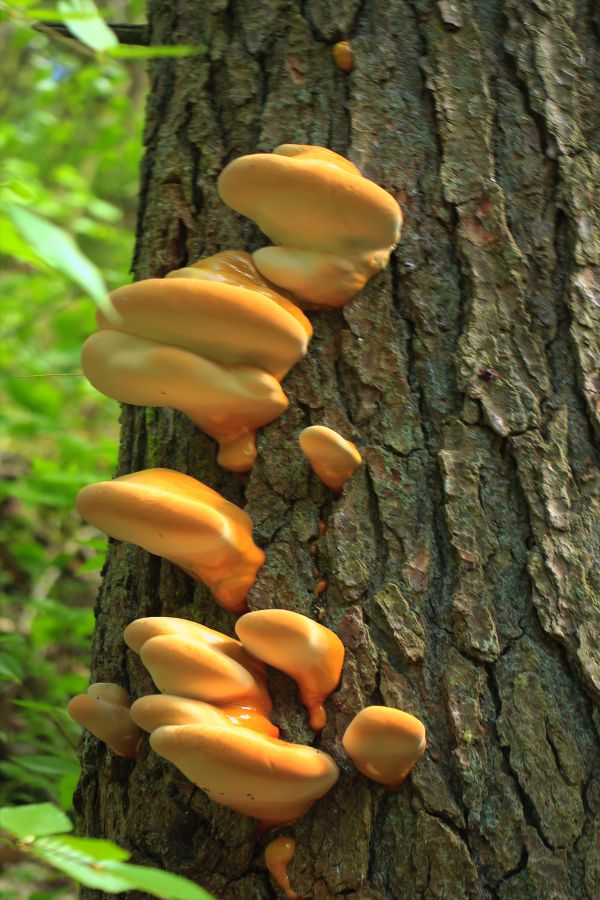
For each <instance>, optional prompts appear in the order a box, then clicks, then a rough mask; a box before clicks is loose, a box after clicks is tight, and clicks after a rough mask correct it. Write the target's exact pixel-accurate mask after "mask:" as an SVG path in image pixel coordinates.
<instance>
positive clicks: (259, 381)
mask: <svg viewBox="0 0 600 900" xmlns="http://www.w3.org/2000/svg"><path fill="white" fill-rule="evenodd" d="M81 359H82V364H83V371H84V373H85V375H86V376H87V378H88V380H89V381H90V382H91V383H92V384H93V385H94V387H95V388H97V390H99V391H100V392H101V393H102V394H104V395H105V396H107V397H112V398H113V400H119V401H120V402H122V403H132V404H133V405H135V406H168V407H171V408H173V409H178V410H180V411H181V412H183V413H185V415H186V416H187V417H188V418H189V419H191V421H192V422H194V424H195V425H197V426H198V427H199V428H201V429H202V431H204V432H206V434H208V435H209V436H210V437H212V438H213V439H214V440H216V441H218V443H219V447H220V450H219V458H218V459H219V464H220V465H222V466H223V467H224V468H228V469H232V470H233V471H242V470H243V469H244V468H247V465H248V464H252V463H253V462H254V459H255V457H256V449H255V444H254V433H255V431H256V429H257V428H259V427H260V426H261V425H266V424H267V423H268V422H270V421H272V419H275V418H277V416H280V415H281V414H282V413H283V412H284V411H285V410H286V409H287V405H288V400H287V397H286V396H285V394H284V393H283V391H282V389H281V386H280V384H279V382H278V381H277V380H276V379H275V378H273V376H272V375H269V373H268V372H263V371H261V370H260V369H256V368H252V367H250V366H223V365H220V364H218V363H214V362H212V361H211V360H209V359H204V358H203V357H202V356H198V355H197V354H195V353H189V352H188V351H187V350H181V349H180V348H179V347H172V346H170V345H168V344H162V343H160V342H158V341H151V340H148V339H147V338H141V337H137V336H136V335H133V334H126V333H124V332H119V331H113V330H112V329H108V328H104V329H102V330H101V331H98V332H96V334H93V335H92V336H91V337H89V338H88V339H87V341H86V342H85V344H84V346H83V351H82V357H81Z"/></svg>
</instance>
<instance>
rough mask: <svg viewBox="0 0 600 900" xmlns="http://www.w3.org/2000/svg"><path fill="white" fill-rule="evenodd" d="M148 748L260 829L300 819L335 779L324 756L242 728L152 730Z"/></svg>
mask: <svg viewBox="0 0 600 900" xmlns="http://www.w3.org/2000/svg"><path fill="white" fill-rule="evenodd" d="M150 745H151V747H152V749H153V750H155V752H156V753H158V754H159V756H162V757H164V758H165V759H167V760H169V762H172V763H173V764H174V765H175V766H177V768H178V769H179V770H180V771H181V772H183V774H184V775H185V776H186V777H187V778H189V779H190V781H192V782H193V783H194V784H195V785H197V786H198V787H199V788H200V789H201V790H203V791H205V792H206V793H207V794H208V796H209V797H210V799H211V800H213V801H214V802H215V803H219V804H221V805H222V806H228V807H229V808H230V809H235V810H237V811H238V812H241V813H244V814H245V815H247V816H253V817H255V818H257V819H259V820H260V821H261V823H262V824H263V826H264V827H271V826H272V827H275V826H276V825H283V824H289V823H291V822H294V821H295V820H296V819H299V818H300V816H302V815H304V813H305V812H306V811H307V810H308V808H309V807H310V806H311V805H312V803H314V801H315V800H318V799H319V798H320V797H323V796H324V794H326V793H327V792H328V791H329V790H330V789H331V788H332V787H333V785H334V784H335V783H336V781H337V780H338V777H339V770H338V767H337V766H336V764H335V762H334V761H333V759H332V758H331V757H330V756H328V755H327V754H326V753H323V752H321V751H320V750H316V749H315V748H314V747H306V746H303V745H301V744H289V743H286V742H285V741H281V740H278V739H276V738H272V737H267V736H266V735H264V734H258V733H256V732H254V731H249V730H247V729H243V728H235V727H220V726H216V725H167V726H163V727H161V728H157V729H156V731H153V732H152V734H151V736H150Z"/></svg>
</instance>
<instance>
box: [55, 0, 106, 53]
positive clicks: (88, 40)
mask: <svg viewBox="0 0 600 900" xmlns="http://www.w3.org/2000/svg"><path fill="white" fill-rule="evenodd" d="M58 10H59V12H61V13H62V14H63V16H64V20H65V22H66V24H67V25H68V26H69V31H71V32H72V33H73V34H74V35H75V36H76V37H77V38H79V40H80V41H81V43H82V44H86V45H87V46H88V47H91V48H92V50H96V51H97V52H98V53H103V52H105V51H106V50H110V49H111V48H113V47H116V46H117V45H118V43H119V42H118V40H117V37H116V35H115V33H114V31H111V29H110V28H109V27H108V25H107V24H106V22H105V21H104V19H103V18H102V16H101V15H100V13H99V12H98V10H97V9H96V4H95V3H93V2H92V0H59V3H58Z"/></svg>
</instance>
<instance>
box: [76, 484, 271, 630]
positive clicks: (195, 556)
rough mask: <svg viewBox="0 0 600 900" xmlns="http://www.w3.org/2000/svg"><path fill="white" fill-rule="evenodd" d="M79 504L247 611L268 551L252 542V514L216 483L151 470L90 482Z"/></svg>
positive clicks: (111, 531)
mask: <svg viewBox="0 0 600 900" xmlns="http://www.w3.org/2000/svg"><path fill="white" fill-rule="evenodd" d="M77 509H78V510H79V513H80V514H81V515H82V516H83V518H84V519H85V520H86V521H87V522H91V523H92V524H93V525H95V526H96V527H97V528H99V529H100V530H101V531H104V532H106V534H108V535H110V537H113V538H116V539H117V540H120V541H131V542H132V543H135V544H139V546H140V547H143V548H144V550H148V551H149V552H150V553H155V554H156V555H157V556H162V557H164V558H165V559H168V560H170V561H171V562H173V563H175V565H177V566H180V567H181V568H182V569H184V570H185V571H186V572H187V573H188V575H190V576H191V577H192V578H194V579H195V580H197V581H203V582H204V584H206V585H207V586H208V587H209V588H210V590H211V591H212V593H213V594H214V596H215V598H216V600H217V601H218V603H220V604H221V606H223V607H225V609H228V610H229V611H230V612H235V613H239V612H243V611H244V610H245V609H246V594H247V593H248V591H249V589H250V588H251V586H252V585H253V583H254V580H255V578H256V573H257V571H258V570H259V569H260V567H261V566H262V564H263V562H264V558H265V557H264V553H263V552H262V550H260V549H259V548H258V547H257V546H256V544H255V543H254V541H253V540H252V520H251V519H250V517H249V516H248V515H246V513H245V512H243V511H242V510H241V509H239V507H237V506H236V505H235V504H234V503H230V502H229V501H228V500H225V498H224V497H222V496H221V495H220V494H218V493H217V492H216V491H213V490H212V488H209V487H207V486H206V485H205V484H202V483H201V482H200V481H196V479H195V478H190V476H189V475H184V474H182V473H181V472H175V471H173V470H171V469H145V470H143V471H141V472H134V473H133V474H131V475H123V476H122V477H121V478H115V479H114V480H113V481H102V482H99V483H97V484H91V485H88V486H87V487H84V488H83V490H81V491H80V492H79V494H78V496H77Z"/></svg>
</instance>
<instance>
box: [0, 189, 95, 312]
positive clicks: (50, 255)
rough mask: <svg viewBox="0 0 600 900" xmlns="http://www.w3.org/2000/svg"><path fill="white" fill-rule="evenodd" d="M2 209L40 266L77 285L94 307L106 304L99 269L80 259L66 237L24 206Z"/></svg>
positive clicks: (82, 257) (10, 206)
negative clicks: (41, 262) (33, 253)
mask: <svg viewBox="0 0 600 900" xmlns="http://www.w3.org/2000/svg"><path fill="white" fill-rule="evenodd" d="M4 208H5V212H6V213H7V214H8V216H9V217H10V219H11V221H12V223H13V225H14V226H15V228H16V229H17V231H18V232H19V233H20V235H21V237H23V238H24V239H25V240H26V241H27V243H28V244H29V245H30V246H31V247H32V248H33V250H35V252H36V253H37V255H38V256H39V257H41V259H43V260H44V262H46V263H47V264H48V265H49V266H52V267H53V268H54V269H57V270H58V271H59V272H62V273H63V275H66V276H67V277H68V278H70V279H71V280H72V281H74V282H75V284H78V285H79V286H80V287H81V288H83V290H84V291H86V292H87V293H88V294H89V295H90V297H92V298H93V299H94V300H95V301H96V302H97V303H99V304H101V305H105V304H106V302H107V301H106V293H107V292H106V285H105V284H104V280H103V278H102V275H101V274H100V271H99V269H98V268H97V267H96V266H95V265H94V263H93V262H91V261H90V260H89V259H88V258H87V256H84V255H83V253H82V252H81V250H80V249H79V247H78V246H77V244H76V243H75V241H74V240H73V238H72V237H71V235H70V234H67V232H66V231H65V230H64V229H63V228H59V226H58V225H54V224H53V223H52V222H48V220H47V219H43V218H42V217H41V216H38V215H37V213H34V212H32V211H31V210H30V209H26V208H25V207H24V206H19V205H17V204H16V203H15V204H12V203H7V204H5V206H4Z"/></svg>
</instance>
